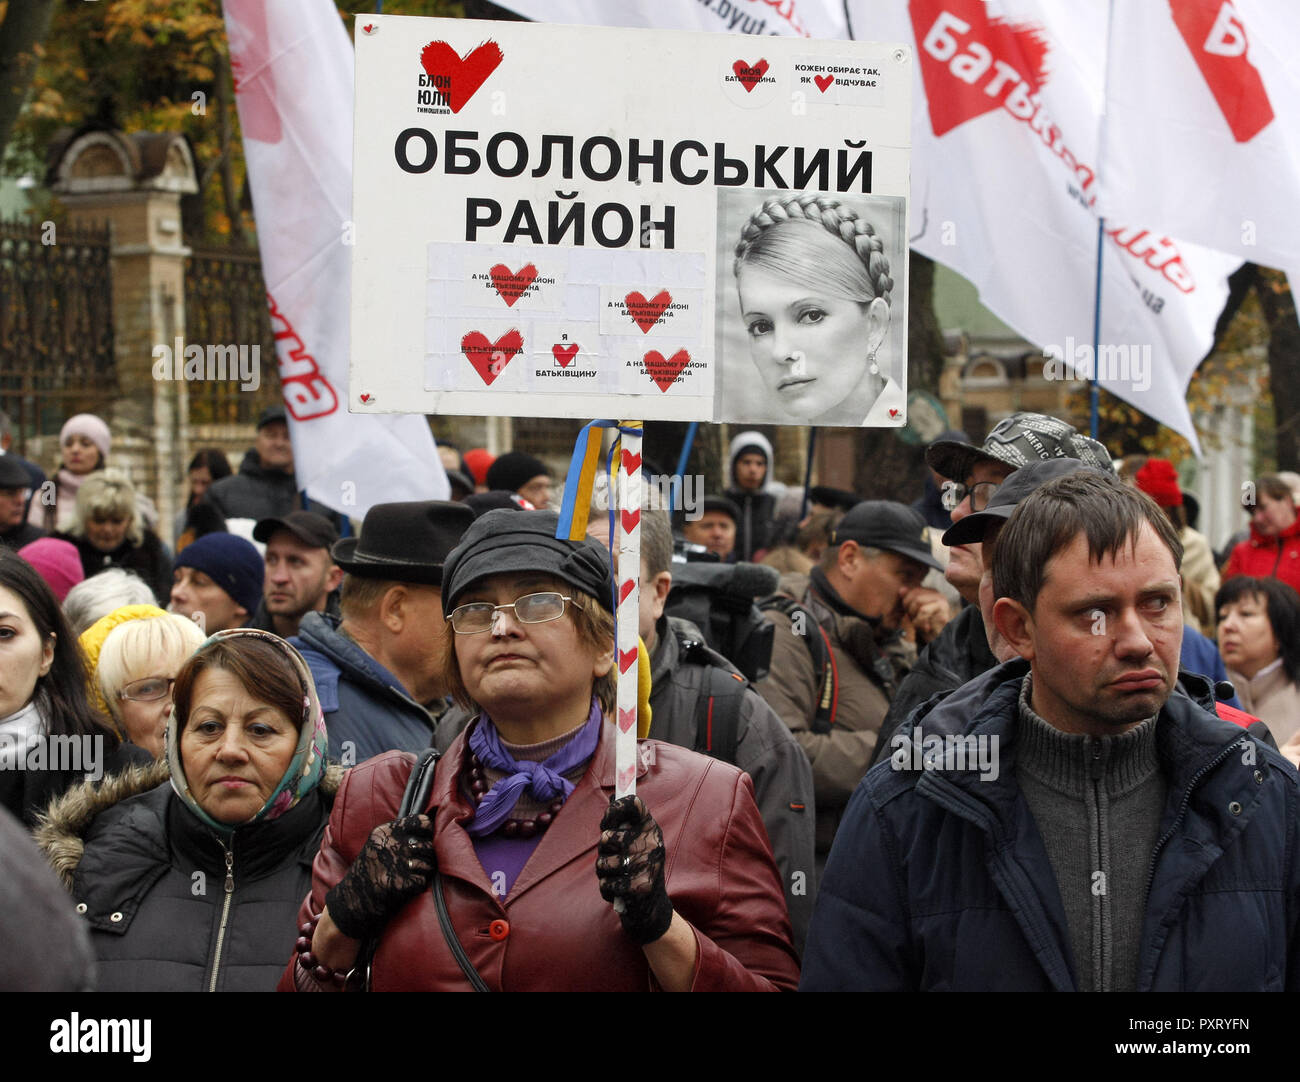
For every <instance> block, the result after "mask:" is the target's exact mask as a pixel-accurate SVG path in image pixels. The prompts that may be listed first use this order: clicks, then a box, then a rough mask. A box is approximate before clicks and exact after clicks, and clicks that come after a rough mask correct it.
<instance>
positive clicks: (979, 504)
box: [943, 481, 1002, 511]
mask: <svg viewBox="0 0 1300 1082" xmlns="http://www.w3.org/2000/svg"><path fill="white" fill-rule="evenodd" d="M1001 483H1002V482H1001V481H979V482H977V483H975V484H973V485H970V486H969V487H968V486H966V485H963V484H962V483H961V482H960V481H945V482H944V484H943V507H944V510H945V511H951V510H953V509H954V508H955V507H956V506H957V505H958V504H959V503H961V501H962V500H964V499H965V498H966V497H967V496H969V497H970V509H971V510H972V511H983V510H984V509H985V508H986V507H988V505H989V500H990V499H991V498H992V496H993V493H995V492H996V491H997V490H998V486H999V485H1000V484H1001Z"/></svg>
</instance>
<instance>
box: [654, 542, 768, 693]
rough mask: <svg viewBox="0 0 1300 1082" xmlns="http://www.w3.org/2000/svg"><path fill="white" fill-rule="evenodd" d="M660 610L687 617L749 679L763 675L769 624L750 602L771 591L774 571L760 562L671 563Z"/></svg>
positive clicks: (765, 664) (710, 643)
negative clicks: (668, 584)
mask: <svg viewBox="0 0 1300 1082" xmlns="http://www.w3.org/2000/svg"><path fill="white" fill-rule="evenodd" d="M672 573H673V585H672V589H671V590H670V591H669V593H668V601H667V603H666V604H665V605H664V612H665V613H666V614H667V615H669V616H677V617H680V618H681V619H683V620H689V621H690V622H691V623H693V624H694V625H695V626H696V627H698V628H699V629H700V632H701V634H703V636H704V642H705V644H706V645H707V646H709V647H711V648H712V649H714V650H716V651H717V652H718V653H719V654H721V655H722V656H723V657H724V658H726V659H727V660H728V661H729V662H731V664H733V665H734V666H735V667H736V668H737V669H739V670H740V671H741V672H742V673H743V674H744V676H745V678H746V679H747V680H749V681H750V683H757V682H758V681H759V680H762V679H763V677H765V676H766V675H767V670H768V666H769V665H771V663H772V636H773V633H774V630H775V629H774V628H773V627H772V625H771V624H769V623H768V622H767V621H766V620H764V619H763V614H762V613H761V612H760V611H759V608H758V606H757V605H756V604H755V603H754V602H755V599H756V598H759V597H763V596H765V595H767V594H770V593H772V592H773V591H774V590H775V589H776V588H777V585H778V582H779V576H778V575H777V573H776V571H775V570H774V569H772V568H770V567H764V566H762V565H761V564H746V563H739V564H722V563H674V564H673V566H672Z"/></svg>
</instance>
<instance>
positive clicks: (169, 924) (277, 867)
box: [36, 763, 342, 992]
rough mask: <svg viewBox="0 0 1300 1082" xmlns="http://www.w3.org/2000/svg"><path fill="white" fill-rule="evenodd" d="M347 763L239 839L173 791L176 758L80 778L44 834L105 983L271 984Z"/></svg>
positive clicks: (135, 988)
mask: <svg viewBox="0 0 1300 1082" xmlns="http://www.w3.org/2000/svg"><path fill="white" fill-rule="evenodd" d="M341 776H342V771H341V770H340V769H339V768H338V767H331V768H330V769H329V771H327V773H326V775H325V777H324V778H323V779H322V781H321V784H320V786H319V787H318V788H317V789H316V790H315V791H314V792H312V793H310V794H308V795H307V796H306V797H304V798H303V799H302V801H300V802H299V803H298V805H297V806H296V807H294V808H293V809H291V810H290V811H289V812H287V813H285V814H284V815H283V816H281V817H280V818H279V819H276V820H273V821H271V822H266V823H255V824H253V825H252V826H249V827H243V828H241V829H239V830H236V831H235V833H234V835H233V836H232V838H231V840H230V841H229V843H226V842H223V840H222V838H221V836H220V835H218V834H217V833H216V832H215V831H212V830H210V829H209V828H208V827H207V826H206V825H204V824H203V823H202V822H200V821H199V820H198V819H197V818H196V817H195V816H194V815H193V814H191V813H190V811H189V810H188V809H187V808H186V807H185V805H184V804H183V803H182V802H181V801H180V799H179V798H178V797H177V796H176V795H175V793H174V792H173V791H172V788H171V783H170V782H169V781H168V772H167V764H166V763H154V764H152V765H151V766H148V767H143V768H132V769H131V770H128V771H126V772H125V773H123V774H121V775H118V776H117V777H113V778H109V779H108V780H106V781H105V782H103V784H101V785H100V786H99V787H98V788H95V787H93V786H90V785H83V786H77V787H76V788H74V789H71V790H70V791H69V792H68V793H66V794H65V795H64V796H63V797H61V798H60V799H59V800H57V801H56V802H55V803H54V804H52V805H51V806H50V808H49V811H48V812H47V814H46V817H45V819H44V821H43V822H42V824H41V826H40V827H39V829H38V830H37V832H36V839H37V841H38V842H39V843H40V845H41V846H42V848H43V849H44V850H45V853H46V855H47V857H48V858H49V860H50V862H51V864H53V865H54V868H55V870H56V871H57V872H58V873H59V875H60V876H62V878H63V881H64V884H65V885H66V886H67V887H68V889H69V891H70V892H71V894H72V896H73V899H74V901H75V902H76V904H77V910H78V912H80V913H81V914H82V915H83V916H84V917H85V919H86V922H87V924H88V925H89V930H90V938H91V943H92V946H93V947H94V950H95V956H96V958H97V960H98V970H99V984H98V987H99V991H102V992H143V991H149V992H198V991H214V992H233V991H241V992H253V991H264V992H269V991H271V990H273V989H274V988H275V983H276V981H277V980H278V979H279V976H280V974H281V973H282V972H283V971H284V967H285V964H286V963H287V962H288V960H289V958H290V957H291V956H292V955H293V950H294V941H295V939H296V938H297V936H298V932H297V928H296V921H295V917H296V914H297V910H298V906H299V905H300V904H301V903H302V900H303V898H304V897H305V896H306V894H307V892H308V890H309V889H310V887H311V863H312V858H313V857H315V855H316V850H317V849H318V848H319V846H320V839H321V835H322V834H323V833H324V830H325V824H326V823H327V822H328V820H329V813H330V808H331V807H332V805H333V800H334V793H335V792H337V790H338V784H339V779H340V777H341Z"/></svg>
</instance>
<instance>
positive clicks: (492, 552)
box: [442, 509, 614, 616]
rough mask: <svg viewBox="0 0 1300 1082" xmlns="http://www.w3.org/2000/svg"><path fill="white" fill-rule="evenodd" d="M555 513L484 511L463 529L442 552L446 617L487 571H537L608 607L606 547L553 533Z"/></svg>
mask: <svg viewBox="0 0 1300 1082" xmlns="http://www.w3.org/2000/svg"><path fill="white" fill-rule="evenodd" d="M559 524H560V516H559V515H557V514H556V513H555V512H554V511H506V510H502V509H498V510H495V511H489V512H487V513H486V514H485V515H483V517H482V518H479V519H476V520H475V522H474V524H473V525H472V526H470V528H469V529H468V530H466V531H465V536H464V537H463V538H462V539H461V542H460V544H459V545H457V546H456V549H455V551H454V552H452V553H451V555H450V556H448V557H447V564H446V567H445V579H444V582H443V590H442V611H443V614H444V615H446V616H450V615H451V610H452V609H454V608H455V607H456V599H457V598H458V597H459V596H460V595H461V594H463V593H464V592H465V591H466V590H467V589H468V588H469V587H470V586H473V585H474V583H476V582H478V581H479V580H480V579H484V578H487V577H488V576H489V575H498V574H502V573H510V572H521V571H536V572H540V573H542V574H545V575H554V576H555V577H556V578H557V579H561V580H562V581H564V582H567V583H569V584H570V585H571V586H576V587H577V588H578V589H579V590H582V591H584V592H586V593H588V594H591V595H592V596H593V597H594V598H595V599H596V600H597V601H599V602H600V604H601V606H602V607H604V608H605V609H608V610H609V611H611V612H612V611H613V604H614V599H613V589H614V579H613V576H612V574H611V572H610V568H609V552H608V550H607V549H606V548H605V546H604V545H602V544H601V543H600V542H599V541H593V540H591V539H590V538H584V539H583V540H581V541H567V540H563V539H561V538H557V537H556V536H555V531H556V529H557V528H558V527H559Z"/></svg>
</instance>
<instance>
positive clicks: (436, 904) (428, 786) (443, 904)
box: [357, 748, 492, 992]
mask: <svg viewBox="0 0 1300 1082" xmlns="http://www.w3.org/2000/svg"><path fill="white" fill-rule="evenodd" d="M440 754H441V753H440V752H439V751H438V749H437V748H425V749H424V750H423V751H422V752H420V754H419V756H418V757H417V758H416V760H415V766H414V768H413V769H412V770H411V776H410V777H409V778H408V779H407V781H406V791H405V792H404V793H402V803H401V804H400V805H398V808H397V818H398V819H402V818H405V817H406V816H408V815H419V814H420V813H421V812H423V811H424V808H425V806H426V805H427V804H428V803H429V798H430V796H432V795H433V779H434V776H435V773H436V771H437V769H438V758H439V756H440ZM436 859H437V858H436V857H435V863H434V868H433V882H432V883H431V884H430V886H429V889H430V890H431V891H433V908H434V911H435V912H436V913H437V914H438V927H439V928H441V929H442V937H443V939H445V940H446V941H447V946H448V948H449V949H450V950H451V953H452V957H453V958H455V959H456V964H457V965H458V966H460V971H461V972H462V973H463V974H465V979H466V980H467V981H469V984H470V987H471V988H473V989H474V991H475V992H490V991H491V990H492V989H490V988H489V987H488V986H487V984H486V983H485V982H484V980H483V978H482V977H480V976H479V972H478V970H477V969H475V968H474V963H473V962H471V961H470V960H469V955H467V954H466V953H465V948H464V947H463V946H461V942H460V938H459V937H458V936H457V935H456V929H455V928H454V927H452V923H451V915H450V914H449V913H448V912H447V899H446V898H445V897H444V896H443V892H442V872H440V871H439V870H438V866H437V863H436ZM378 946H379V942H378V940H377V939H374V940H370V941H369V942H367V943H366V944H365V946H364V947H363V948H362V951H361V953H360V954H358V955H357V965H358V966H360V967H363V968H362V972H363V973H364V974H365V987H366V991H369V990H370V966H371V963H372V962H373V961H374V957H375V949H376V948H377V947H378ZM363 958H364V961H363Z"/></svg>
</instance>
